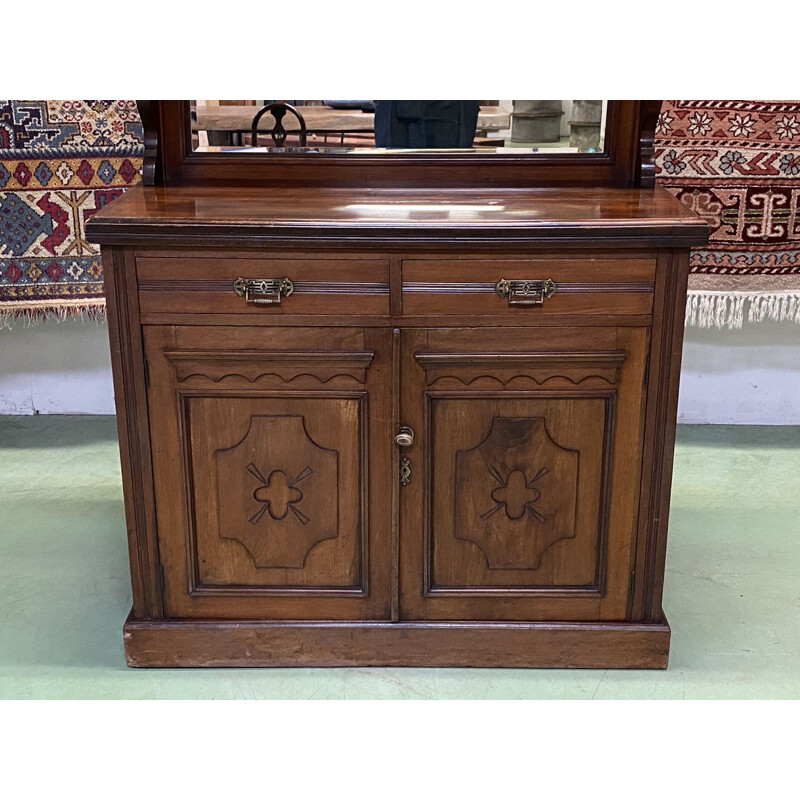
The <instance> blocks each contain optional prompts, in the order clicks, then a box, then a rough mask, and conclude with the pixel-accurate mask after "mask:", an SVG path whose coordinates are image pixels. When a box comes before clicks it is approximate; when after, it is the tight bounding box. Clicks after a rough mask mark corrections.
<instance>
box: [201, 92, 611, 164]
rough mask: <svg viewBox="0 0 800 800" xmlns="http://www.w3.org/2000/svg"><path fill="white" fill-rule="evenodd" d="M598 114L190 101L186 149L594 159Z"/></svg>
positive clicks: (583, 106) (602, 113)
mask: <svg viewBox="0 0 800 800" xmlns="http://www.w3.org/2000/svg"><path fill="white" fill-rule="evenodd" d="M606 110H607V101H606V100H192V101H190V114H191V130H192V149H193V150H195V151H198V152H237V153H241V152H244V153H247V152H253V153H264V152H270V153H292V154H297V153H314V152H316V153H332V154H346V153H357V154H365V155H366V154H375V155H380V154H382V153H383V154H386V153H389V154H395V153H403V152H431V151H433V152H448V153H452V152H464V153H479V154H487V153H498V154H511V155H524V154H530V155H538V154H548V155H553V154H570V153H602V152H603V151H604V146H605V130H606ZM254 122H255V126H256V128H257V130H255V131H254V130H253V125H254Z"/></svg>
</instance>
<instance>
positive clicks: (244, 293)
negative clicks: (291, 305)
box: [233, 278, 294, 306]
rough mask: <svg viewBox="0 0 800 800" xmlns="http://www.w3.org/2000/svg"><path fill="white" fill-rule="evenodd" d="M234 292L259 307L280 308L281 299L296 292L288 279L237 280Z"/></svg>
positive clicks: (234, 284)
mask: <svg viewBox="0 0 800 800" xmlns="http://www.w3.org/2000/svg"><path fill="white" fill-rule="evenodd" d="M233 291H234V292H236V294H238V295H239V297H244V299H245V301H246V302H248V303H254V304H255V305H257V306H279V305H280V304H281V297H288V296H289V295H290V294H291V293H292V292H293V291H294V284H293V283H292V282H291V281H290V280H289V279H288V278H237V279H236V280H235V281H234V282H233Z"/></svg>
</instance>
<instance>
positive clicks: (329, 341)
mask: <svg viewBox="0 0 800 800" xmlns="http://www.w3.org/2000/svg"><path fill="white" fill-rule="evenodd" d="M145 351H146V357H147V360H148V365H149V413H150V428H151V436H152V451H153V469H154V476H155V487H156V516H157V527H158V541H159V558H160V561H161V565H162V569H163V583H164V605H165V609H166V613H167V615H168V616H170V617H209V618H238V619H281V618H285V619H342V618H347V619H359V618H375V619H380V618H384V617H386V616H387V615H388V614H389V613H390V612H389V608H390V597H391V591H390V588H389V583H390V578H389V576H390V569H391V567H390V563H391V530H390V525H391V514H390V510H389V507H388V506H387V504H386V503H385V502H383V500H382V498H384V497H388V496H391V474H390V466H389V465H390V464H391V458H392V455H391V451H390V447H391V444H390V443H391V428H390V427H389V425H390V419H391V408H392V405H391V389H390V380H391V377H390V376H391V344H390V335H389V334H388V333H384V332H371V331H363V330H358V329H356V330H354V329H316V330H313V329H304V328H259V329H254V328H247V327H243V328H226V327H217V328H213V329H211V328H189V327H186V328H183V327H178V328H172V327H152V328H147V329H146V330H145Z"/></svg>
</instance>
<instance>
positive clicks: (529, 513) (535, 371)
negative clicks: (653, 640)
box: [401, 328, 648, 620]
mask: <svg viewBox="0 0 800 800" xmlns="http://www.w3.org/2000/svg"><path fill="white" fill-rule="evenodd" d="M494 333H495V331H494V330H493V329H491V328H483V329H480V330H477V329H474V330H464V331H461V330H452V329H438V330H437V329H430V330H428V331H420V332H416V333H414V332H407V333H403V337H404V338H403V374H402V378H401V382H402V386H403V393H402V398H401V403H402V409H401V420H402V423H403V424H405V425H409V426H410V427H411V428H412V429H413V430H414V431H415V432H416V434H417V437H416V439H415V443H414V445H413V446H412V447H410V448H407V454H408V458H409V459H410V461H411V465H412V481H411V483H410V484H409V485H408V486H407V487H405V488H404V489H403V490H402V492H401V510H402V517H401V525H402V530H403V534H402V536H401V542H402V559H401V565H402V570H401V576H402V595H401V616H403V617H404V618H411V619H420V618H426V619H453V620H455V619H494V620H500V619H531V620H544V619H575V620H577V619H583V620H589V619H614V620H622V619H625V617H626V613H627V607H628V603H629V595H630V590H631V581H630V575H631V571H632V569H633V545H634V541H635V523H636V513H637V503H638V479H639V468H638V458H639V452H640V447H641V440H642V430H643V403H642V397H641V387H642V383H643V381H644V376H645V361H646V355H647V346H648V335H647V332H646V331H643V330H635V329H626V328H621V329H616V330H612V329H599V330H595V329H588V328H583V329H581V328H573V329H567V330H564V331H558V330H556V331H548V332H544V331H543V332H537V333H532V332H531V331H526V330H516V331H514V333H513V334H512V335H507V334H504V335H503V337H502V339H499V340H498V342H497V343H498V344H499V345H500V346H501V347H502V350H498V351H495V352H492V350H490V349H489V348H490V347H491V344H493V343H494V339H495V337H494V335H493V334H494ZM529 347H530V348H533V347H536V348H538V352H531V351H530V350H528V349H527V348H529ZM595 348H596V349H595ZM546 461H547V462H548V463H545V462H546ZM540 484H541V485H540ZM545 489H547V492H546V494H547V496H546V497H545V498H544V499H543V492H544V490H545ZM539 501H541V506H540V505H539ZM520 509H521V513H520ZM556 517H557V518H558V519H556ZM420 519H421V520H422V524H419V522H418V521H419V520H420ZM609 553H613V558H609V556H608V554H609Z"/></svg>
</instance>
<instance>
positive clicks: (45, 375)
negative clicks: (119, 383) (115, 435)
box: [0, 319, 114, 414]
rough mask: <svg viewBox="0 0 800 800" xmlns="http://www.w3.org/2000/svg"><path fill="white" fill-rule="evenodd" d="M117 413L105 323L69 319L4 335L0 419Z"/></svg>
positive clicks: (0, 334)
mask: <svg viewBox="0 0 800 800" xmlns="http://www.w3.org/2000/svg"><path fill="white" fill-rule="evenodd" d="M37 412H39V413H41V414H113V413H114V392H113V389H112V386H111V354H110V352H109V347H108V327H107V325H106V324H105V323H100V324H98V323H96V322H87V321H84V320H76V319H68V320H66V321H65V322H62V323H60V324H59V323H57V322H55V321H47V322H41V323H39V324H36V325H31V326H29V327H27V326H25V325H24V323H17V325H16V326H15V327H14V328H12V329H11V330H0V414H35V413H37Z"/></svg>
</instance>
